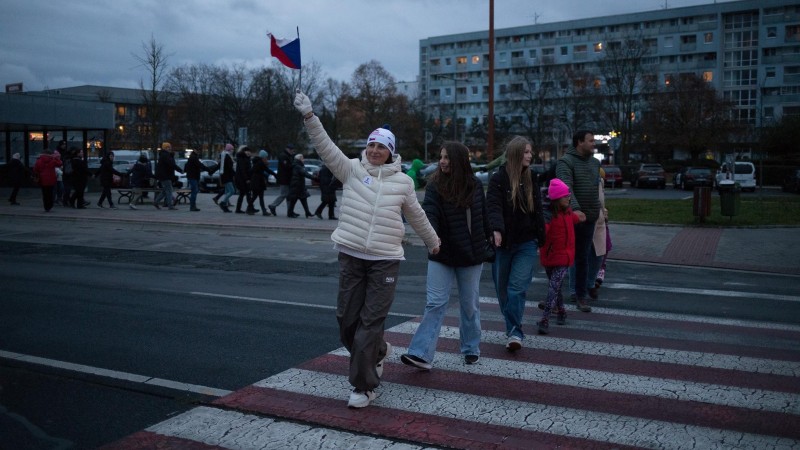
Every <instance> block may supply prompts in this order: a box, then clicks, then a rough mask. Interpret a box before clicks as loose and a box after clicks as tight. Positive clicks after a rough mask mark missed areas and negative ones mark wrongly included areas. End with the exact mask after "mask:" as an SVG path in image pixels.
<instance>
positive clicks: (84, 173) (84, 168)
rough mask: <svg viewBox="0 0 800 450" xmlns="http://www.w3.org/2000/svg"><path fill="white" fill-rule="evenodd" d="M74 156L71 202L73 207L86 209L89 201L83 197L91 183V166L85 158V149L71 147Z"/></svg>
mask: <svg viewBox="0 0 800 450" xmlns="http://www.w3.org/2000/svg"><path fill="white" fill-rule="evenodd" d="M70 154H71V155H73V157H72V196H70V198H69V204H70V206H72V207H73V208H77V209H86V206H87V205H88V204H89V202H87V201H85V200H84V198H83V194H84V192H86V185H87V184H88V183H89V175H90V174H91V173H90V172H89V166H88V165H87V164H86V160H85V159H83V150H79V149H77V148H75V147H71V148H70Z"/></svg>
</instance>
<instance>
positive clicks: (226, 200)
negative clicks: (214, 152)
mask: <svg viewBox="0 0 800 450" xmlns="http://www.w3.org/2000/svg"><path fill="white" fill-rule="evenodd" d="M232 155H233V145H231V144H225V150H223V151H222V153H221V154H220V155H219V182H220V183H222V186H224V190H223V191H222V192H220V193H219V194H217V195H216V196H214V203H216V204H217V205H219V207H220V209H222V212H226V213H229V212H231V210H230V208H228V206H230V199H231V196H233V194H234V193H236V187H235V186H234V185H233V175H234V170H233V156H232ZM220 197H222V200H221V201H220Z"/></svg>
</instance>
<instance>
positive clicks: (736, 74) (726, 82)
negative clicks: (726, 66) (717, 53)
mask: <svg viewBox="0 0 800 450" xmlns="http://www.w3.org/2000/svg"><path fill="white" fill-rule="evenodd" d="M757 79H758V71H757V70H755V69H748V70H727V71H725V73H724V75H723V77H722V85H723V86H725V87H733V86H755V85H756V80H757Z"/></svg>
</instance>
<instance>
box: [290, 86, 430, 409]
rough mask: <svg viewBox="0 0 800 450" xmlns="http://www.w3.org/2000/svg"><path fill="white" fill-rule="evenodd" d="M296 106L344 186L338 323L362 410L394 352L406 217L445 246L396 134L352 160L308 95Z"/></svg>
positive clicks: (384, 133)
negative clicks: (389, 332) (392, 314)
mask: <svg viewBox="0 0 800 450" xmlns="http://www.w3.org/2000/svg"><path fill="white" fill-rule="evenodd" d="M294 105H295V107H296V108H297V110H298V111H300V113H301V114H302V115H303V118H304V122H305V126H306V131H307V132H308V135H309V137H310V138H311V143H312V144H313V145H314V148H315V149H316V150H317V154H319V156H320V157H321V158H322V161H323V162H324V163H325V165H326V166H328V168H329V169H330V170H331V172H333V174H334V176H335V177H336V178H338V179H339V180H340V181H341V182H342V185H343V189H344V192H343V195H342V206H341V208H340V214H339V224H338V226H337V227H336V230H335V231H334V232H333V234H332V235H331V240H333V242H334V243H335V245H334V248H336V249H337V250H338V251H339V265H340V268H341V269H340V274H339V294H338V299H337V306H336V319H337V320H338V322H339V335H340V339H341V341H342V344H344V346H345V347H346V348H347V350H348V351H349V352H350V373H349V379H350V384H352V385H353V388H354V389H353V392H352V393H351V394H350V398H349V399H348V403H347V405H348V406H349V407H352V408H363V407H365V406H368V405H369V403H370V401H372V400H374V399H375V392H374V390H375V388H376V387H378V385H380V377H381V375H382V374H383V362H384V360H385V359H386V357H387V356H389V354H390V353H391V351H392V350H391V349H392V347H391V345H390V344H389V343H388V342H385V341H384V339H383V325H384V322H385V320H386V316H387V315H388V314H389V309H390V308H391V306H392V301H394V291H395V287H396V285H397V275H398V272H399V267H400V261H401V260H403V259H404V258H403V244H402V243H403V236H404V235H405V226H404V225H403V216H405V217H406V220H407V221H408V223H409V224H410V225H411V227H412V228H413V229H414V231H416V233H417V234H418V235H419V236H420V237H421V238H422V240H423V241H424V242H425V245H426V246H427V247H428V250H429V251H430V252H431V253H432V254H436V253H438V252H439V244H440V241H439V238H438V237H437V236H436V232H435V231H434V229H433V227H431V224H430V222H428V218H427V216H426V215H425V212H424V211H423V209H422V207H421V206H420V204H419V200H417V194H416V192H415V190H414V182H413V180H411V178H410V177H409V176H408V175H406V174H405V173H403V171H402V170H401V167H400V155H397V154H396V148H395V139H394V134H392V132H391V131H389V130H387V129H384V128H378V129H376V130H375V131H373V132H372V133H371V134H370V135H369V138H367V148H366V149H365V150H364V151H363V152H362V153H361V158H360V159H357V158H354V159H350V158H348V157H347V156H346V155H345V154H344V153H342V151H341V150H340V149H339V148H338V147H336V145H335V144H334V143H333V141H332V140H331V139H330V137H328V134H327V133H326V132H325V129H324V128H323V127H322V123H321V122H320V121H319V119H318V118H317V117H316V116H315V115H314V112H313V109H312V107H311V101H310V100H309V98H308V97H307V96H306V95H305V94H303V93H302V92H300V91H298V92H297V95H296V97H295V100H294Z"/></svg>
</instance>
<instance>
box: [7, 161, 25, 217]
mask: <svg viewBox="0 0 800 450" xmlns="http://www.w3.org/2000/svg"><path fill="white" fill-rule="evenodd" d="M26 178H28V168H27V167H25V165H24V164H22V161H20V160H19V153H14V154H13V155H11V161H10V162H9V163H8V181H9V184H10V185H11V196H10V197H8V202H9V203H11V205H13V206H19V205H20V203H19V202H18V201H17V195H18V194H19V188H20V187H21V186H22V182H23V181H24V180H25V179H26Z"/></svg>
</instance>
